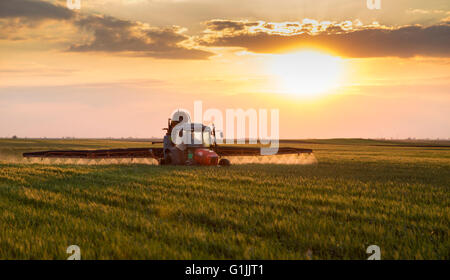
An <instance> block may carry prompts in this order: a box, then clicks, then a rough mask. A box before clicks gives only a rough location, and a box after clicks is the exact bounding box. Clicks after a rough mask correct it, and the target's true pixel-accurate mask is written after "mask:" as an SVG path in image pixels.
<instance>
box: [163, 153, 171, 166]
mask: <svg viewBox="0 0 450 280" xmlns="http://www.w3.org/2000/svg"><path fill="white" fill-rule="evenodd" d="M164 164H166V165H167V164H173V160H172V155H171V154H170V153H167V154H166V156H165V157H164Z"/></svg>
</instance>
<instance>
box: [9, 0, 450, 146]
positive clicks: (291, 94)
mask: <svg viewBox="0 0 450 280" xmlns="http://www.w3.org/2000/svg"><path fill="white" fill-rule="evenodd" d="M66 2H67V1H66V0H53V1H51V0H48V1H44V0H41V1H38V0H0V30H1V32H0V137H12V136H13V135H17V136H19V137H80V138H84V137H88V138H97V137H98V138H102V137H139V138H149V137H161V136H162V135H163V131H162V128H163V127H164V126H165V125H166V124H167V118H168V117H170V115H171V113H172V112H173V111H174V110H177V109H179V108H184V109H187V110H190V111H191V112H192V110H193V107H194V102H195V101H198V100H200V101H202V102H203V108H204V110H206V109H208V108H216V109H219V110H221V111H222V112H224V114H225V111H226V110H227V109H238V108H242V109H244V110H247V109H251V108H252V109H256V110H258V109H261V108H264V109H278V110H279V115H280V124H279V129H280V137H281V138H340V137H352V138H353V137H360V138H408V137H411V138H440V139H443V138H445V139H446V138H450V2H449V1H448V0H429V1H417V0H397V1H387V0H381V8H380V9H369V8H368V7H367V3H366V2H367V1H366V0H329V1H325V0H239V1H238V0H81V8H80V9H69V8H68V7H67V3H66Z"/></svg>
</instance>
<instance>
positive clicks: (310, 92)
mask: <svg viewBox="0 0 450 280" xmlns="http://www.w3.org/2000/svg"><path fill="white" fill-rule="evenodd" d="M272 67H273V69H272V70H273V75H275V77H276V79H277V80H278V83H279V86H280V91H282V92H286V93H289V94H294V95H299V96H309V97H311V96H317V95H319V94H321V93H324V92H326V91H327V90H330V89H332V88H336V87H337V86H338V83H339V77H340V76H341V74H342V71H343V69H342V65H341V59H340V58H338V57H334V56H331V55H328V54H324V53H320V52H318V51H301V52H297V53H291V54H283V55H274V58H273V64H272Z"/></svg>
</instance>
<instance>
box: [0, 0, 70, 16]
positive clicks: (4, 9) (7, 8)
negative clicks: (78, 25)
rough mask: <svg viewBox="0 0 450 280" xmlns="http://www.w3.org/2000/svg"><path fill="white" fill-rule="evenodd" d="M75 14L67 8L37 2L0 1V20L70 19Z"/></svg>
mask: <svg viewBox="0 0 450 280" xmlns="http://www.w3.org/2000/svg"><path fill="white" fill-rule="evenodd" d="M73 15H74V13H73V12H72V11H71V10H69V9H67V8H66V7H63V6H59V5H53V4H51V3H49V2H44V1H35V0H12V1H11V0H2V1H0V18H17V17H24V18H27V19H34V20H45V19H61V20H63V19H70V18H72V17H73Z"/></svg>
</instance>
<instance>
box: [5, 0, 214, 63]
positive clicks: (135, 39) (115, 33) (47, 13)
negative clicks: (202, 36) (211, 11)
mask: <svg viewBox="0 0 450 280" xmlns="http://www.w3.org/2000/svg"><path fill="white" fill-rule="evenodd" d="M48 20H64V21H66V22H67V23H68V24H69V25H71V26H73V27H75V28H77V29H79V30H81V31H84V32H86V33H88V34H89V35H90V36H89V40H88V41H83V42H69V47H68V48H67V49H66V50H68V51H70V52H104V53H113V54H125V55H129V56H144V57H154V58H164V59H207V58H208V57H210V56H212V55H213V53H211V52H208V51H204V50H199V49H196V48H195V45H193V44H192V42H191V41H192V40H191V38H190V37H189V36H187V35H184V34H183V31H184V29H182V28H180V27H178V26H172V27H163V28H159V27H151V26H149V25H148V24H145V23H141V22H136V21H129V20H121V19H118V18H115V17H112V16H106V15H86V14H82V13H74V12H73V11H71V10H70V9H67V8H66V7H64V6H62V5H56V4H52V3H50V2H45V1H36V0H13V1H6V0H1V2H0V26H1V28H2V30H3V32H2V34H1V35H0V39H6V40H26V39H35V38H42V36H45V35H43V34H39V33H38V34H33V35H30V34H26V31H28V30H38V31H39V30H41V29H40V28H42V30H43V24H42V23H43V22H46V21H48ZM78 38H79V36H78ZM73 40H75V39H73Z"/></svg>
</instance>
